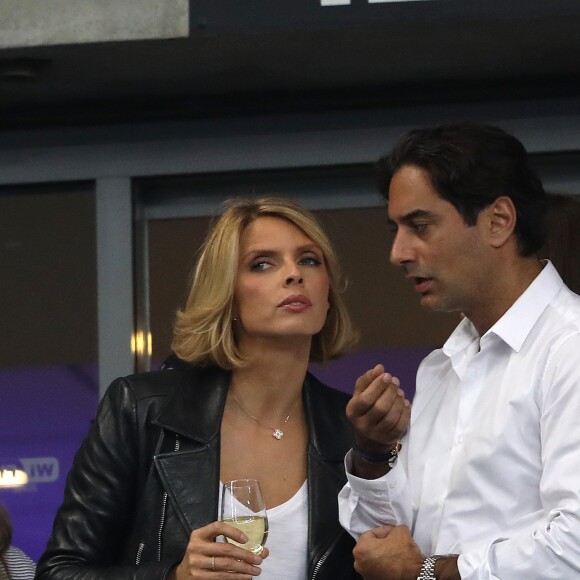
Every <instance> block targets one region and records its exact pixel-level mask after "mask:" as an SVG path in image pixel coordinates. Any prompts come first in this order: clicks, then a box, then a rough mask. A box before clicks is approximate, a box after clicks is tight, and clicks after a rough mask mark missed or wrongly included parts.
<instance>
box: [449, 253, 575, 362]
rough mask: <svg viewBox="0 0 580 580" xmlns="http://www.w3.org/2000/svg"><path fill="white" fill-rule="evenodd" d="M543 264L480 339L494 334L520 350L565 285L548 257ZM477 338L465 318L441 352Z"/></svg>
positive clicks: (514, 348)
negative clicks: (529, 282)
mask: <svg viewBox="0 0 580 580" xmlns="http://www.w3.org/2000/svg"><path fill="white" fill-rule="evenodd" d="M542 264H543V268H542V271H541V272H540V273H539V274H538V276H536V278H535V279H534V280H533V281H532V283H531V284H530V285H529V286H528V287H527V288H526V290H525V291H524V292H523V294H522V295H521V296H520V297H519V298H518V299H517V300H516V301H515V302H514V303H513V305H512V306H511V308H510V309H509V310H508V311H507V312H506V313H505V314H504V315H503V316H502V317H501V318H500V319H499V320H498V321H497V322H496V323H495V324H494V325H493V326H492V327H491V328H490V329H489V330H488V331H487V332H486V333H485V334H484V335H483V336H482V337H481V339H482V341H484V340H485V338H486V337H487V336H490V335H495V336H497V337H499V338H500V339H502V340H503V341H504V342H505V343H506V344H507V345H509V346H510V348H511V349H512V350H514V351H516V352H519V351H520V349H521V348H522V345H523V344H524V341H525V340H526V338H527V336H528V334H529V333H530V331H531V330H532V328H533V327H534V325H535V324H536V322H537V321H538V319H539V318H540V316H541V315H542V313H543V312H544V310H545V309H546V308H547V307H548V306H549V304H550V302H551V301H552V299H553V298H554V296H555V295H556V294H557V293H558V291H559V290H560V289H561V287H562V286H563V284H564V282H563V281H562V278H560V275H559V274H558V272H557V271H556V268H554V266H553V264H552V263H551V262H550V261H549V260H542ZM478 339H479V336H478V334H477V330H476V329H475V327H474V326H473V324H472V323H471V321H470V320H468V319H467V318H465V319H464V320H462V321H461V323H460V324H459V326H458V327H457V328H456V329H455V330H454V331H453V333H452V334H451V336H450V337H449V339H448V340H447V342H446V343H445V345H444V346H443V352H444V353H445V354H446V355H447V356H449V357H451V356H453V354H455V353H457V352H459V351H460V350H464V349H465V348H467V346H468V345H470V344H473V342H474V341H476V340H478Z"/></svg>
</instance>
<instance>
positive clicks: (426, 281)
mask: <svg viewBox="0 0 580 580" xmlns="http://www.w3.org/2000/svg"><path fill="white" fill-rule="evenodd" d="M413 280H414V282H415V290H416V291H417V292H419V293H420V294H423V293H425V292H427V291H428V290H429V289H430V288H431V283H432V281H433V278H422V277H421V276H416V277H414V278H413Z"/></svg>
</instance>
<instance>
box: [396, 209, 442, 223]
mask: <svg viewBox="0 0 580 580" xmlns="http://www.w3.org/2000/svg"><path fill="white" fill-rule="evenodd" d="M433 215H434V214H433V212H430V211H428V210H426V209H416V210H414V211H411V212H409V213H407V214H405V215H402V216H401V217H400V218H399V221H400V222H402V223H411V222H413V221H415V220H416V219H425V218H432V217H433Z"/></svg>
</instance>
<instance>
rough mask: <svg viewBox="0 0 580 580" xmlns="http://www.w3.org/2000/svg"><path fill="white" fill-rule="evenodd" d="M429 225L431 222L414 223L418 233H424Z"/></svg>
mask: <svg viewBox="0 0 580 580" xmlns="http://www.w3.org/2000/svg"><path fill="white" fill-rule="evenodd" d="M428 227H429V224H426V223H414V224H413V226H412V228H413V229H414V230H415V231H416V232H417V233H418V234H423V233H425V231H426V230H427V228H428Z"/></svg>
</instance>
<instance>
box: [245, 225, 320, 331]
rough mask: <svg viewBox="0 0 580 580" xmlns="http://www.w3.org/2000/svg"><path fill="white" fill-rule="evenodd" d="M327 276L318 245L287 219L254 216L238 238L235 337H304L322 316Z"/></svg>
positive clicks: (317, 323)
mask: <svg viewBox="0 0 580 580" xmlns="http://www.w3.org/2000/svg"><path fill="white" fill-rule="evenodd" d="M328 292H329V280H328V273H327V271H326V265H325V263H324V258H323V255H322V250H321V248H320V247H319V246H317V245H316V244H315V243H314V242H313V241H312V240H311V239H310V238H308V237H307V236H306V235H305V234H304V233H303V232H302V231H301V230H299V229H298V228H297V227H296V226H294V225H293V224H291V223H290V222H288V221H286V220H283V219H280V218H275V217H259V218H257V219H255V220H254V221H253V222H251V223H250V225H249V226H247V228H246V229H245V230H244V232H243V233H242V236H241V238H240V257H239V262H238V273H237V280H236V289H235V304H234V309H235V316H236V318H237V319H238V323H237V326H236V330H237V338H238V340H239V341H240V340H243V339H244V338H246V337H250V336H253V337H257V336H263V337H269V338H274V337H296V338H298V337H304V338H308V339H310V338H311V337H312V336H314V335H315V334H317V333H318V332H320V330H321V329H322V327H323V326H324V322H325V321H326V315H327V312H328V308H329V303H328Z"/></svg>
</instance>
